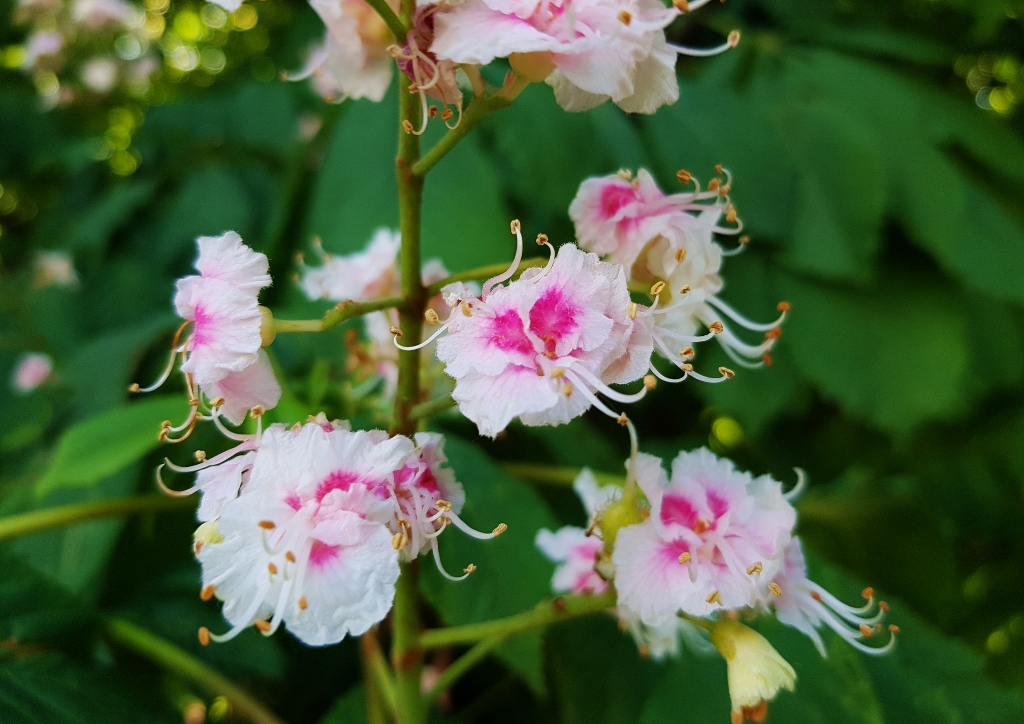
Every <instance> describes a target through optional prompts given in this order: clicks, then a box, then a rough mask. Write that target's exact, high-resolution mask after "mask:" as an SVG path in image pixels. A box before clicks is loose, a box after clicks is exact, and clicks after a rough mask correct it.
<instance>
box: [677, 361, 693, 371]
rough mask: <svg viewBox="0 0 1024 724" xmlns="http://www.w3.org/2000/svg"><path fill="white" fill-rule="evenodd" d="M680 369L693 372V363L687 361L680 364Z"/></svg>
mask: <svg viewBox="0 0 1024 724" xmlns="http://www.w3.org/2000/svg"><path fill="white" fill-rule="evenodd" d="M679 369H681V370H682V371H683V372H693V365H692V364H690V363H689V362H687V363H686V364H681V365H679Z"/></svg>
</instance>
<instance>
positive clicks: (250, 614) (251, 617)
mask: <svg viewBox="0 0 1024 724" xmlns="http://www.w3.org/2000/svg"><path fill="white" fill-rule="evenodd" d="M269 590H270V586H259V587H257V589H256V596H255V597H254V598H253V601H252V603H251V604H249V608H247V609H246V611H245V615H243V616H241V617H240V618H241V619H242V620H243V621H244V622H245V623H238V624H235V625H234V626H233V627H232V628H231V629H230V630H229V631H227V632H225V633H222V634H214V633H211V634H210V639H211V640H213V641H216V642H217V643H223V642H225V641H230V640H231V639H233V638H234V637H235V636H237V635H238V634H240V633H242V631H245V629H247V628H249V627H250V626H252V625H253V623H254V622H255V620H256V613H257V612H258V611H259V610H260V606H261V605H262V604H263V598H264V597H265V596H266V595H267V592H268V591H269Z"/></svg>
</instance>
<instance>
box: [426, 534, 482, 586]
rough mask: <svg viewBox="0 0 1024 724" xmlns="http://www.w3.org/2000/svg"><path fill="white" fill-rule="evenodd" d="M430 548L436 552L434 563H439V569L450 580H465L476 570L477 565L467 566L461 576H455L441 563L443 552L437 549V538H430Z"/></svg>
mask: <svg viewBox="0 0 1024 724" xmlns="http://www.w3.org/2000/svg"><path fill="white" fill-rule="evenodd" d="M430 550H431V551H433V553H434V563H436V564H437V570H438V571H440V573H441V575H442V576H444V577H445V578H447V579H448V580H449V581H464V580H466V579H467V578H469V574H470V573H472V572H473V571H475V570H476V567H475V566H467V567H466V572H465V573H463V574H462V575H461V576H453V575H452V574H451V573H449V572H448V571H446V570H445V568H444V566H443V565H442V564H441V552H440V551H439V550H438V549H437V538H431V539H430Z"/></svg>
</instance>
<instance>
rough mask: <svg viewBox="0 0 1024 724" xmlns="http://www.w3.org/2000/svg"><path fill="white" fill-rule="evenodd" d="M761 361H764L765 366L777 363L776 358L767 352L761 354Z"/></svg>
mask: <svg viewBox="0 0 1024 724" xmlns="http://www.w3.org/2000/svg"><path fill="white" fill-rule="evenodd" d="M761 361H762V362H764V366H765V367H771V366H772V365H773V364H775V359H774V358H773V357H772V356H771V355H770V354H768V353H767V352H765V353H764V354H763V355H761Z"/></svg>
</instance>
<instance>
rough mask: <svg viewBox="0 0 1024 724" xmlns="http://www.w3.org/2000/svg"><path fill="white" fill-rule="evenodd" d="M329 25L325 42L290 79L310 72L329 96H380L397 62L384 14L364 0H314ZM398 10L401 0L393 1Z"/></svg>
mask: <svg viewBox="0 0 1024 724" xmlns="http://www.w3.org/2000/svg"><path fill="white" fill-rule="evenodd" d="M309 4H310V5H311V6H312V7H313V10H315V11H316V13H317V15H319V16H320V19H321V20H323V22H324V25H325V26H326V32H325V34H324V40H323V42H322V43H321V44H320V45H318V46H317V47H316V48H314V49H313V51H312V52H311V53H310V55H309V57H308V58H307V59H306V65H305V67H304V68H303V69H302V70H301V71H299V72H298V73H295V74H291V75H289V76H288V78H289V79H290V80H303V79H305V78H310V77H312V79H313V87H314V88H315V89H316V91H317V93H319V94H320V95H321V96H322V97H323V98H324V99H325V100H328V101H332V102H340V101H343V100H345V99H346V98H368V99H369V100H372V101H380V100H381V99H383V98H384V94H385V93H387V90H388V87H389V86H390V85H391V76H392V75H393V74H394V64H393V61H392V60H391V57H390V56H389V55H388V47H389V46H390V45H391V44H392V43H394V36H393V35H392V34H391V31H390V30H389V29H388V26H387V24H386V23H385V22H384V21H383V20H382V19H381V17H380V15H378V14H377V12H376V11H375V10H374V9H373V8H371V7H370V6H369V5H368V4H367V3H366V2H364V0H310V3H309ZM389 4H390V5H391V6H392V8H391V9H392V10H394V11H396V12H397V11H398V3H397V2H391V3H389Z"/></svg>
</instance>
